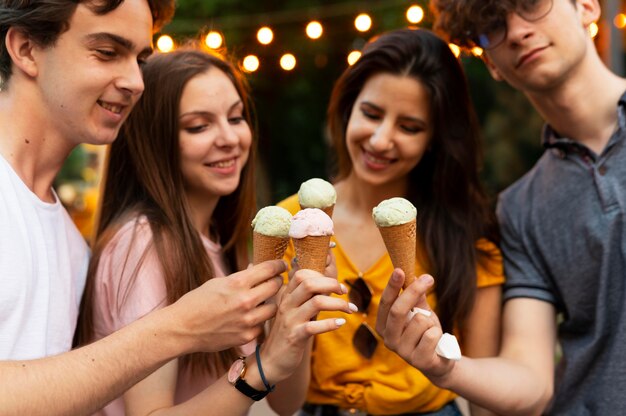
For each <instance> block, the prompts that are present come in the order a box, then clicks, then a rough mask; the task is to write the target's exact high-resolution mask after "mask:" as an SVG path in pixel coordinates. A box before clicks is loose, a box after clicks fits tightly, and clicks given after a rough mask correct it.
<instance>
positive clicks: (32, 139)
mask: <svg viewBox="0 0 626 416" xmlns="http://www.w3.org/2000/svg"><path fill="white" fill-rule="evenodd" d="M20 87H22V86H21V85H19V86H18V85H13V86H9V88H8V90H6V91H2V92H0V154H1V155H2V156H3V157H4V158H5V159H6V160H7V161H8V162H9V164H10V165H11V166H12V167H13V170H15V172H16V173H17V175H18V176H19V177H20V178H21V179H22V181H23V182H24V184H26V186H27V187H28V188H29V189H30V190H31V191H32V192H33V193H34V194H35V195H37V196H38V197H39V198H40V199H42V200H43V201H47V202H52V201H54V197H53V195H52V191H51V187H52V183H53V182H54V178H55V177H56V175H57V174H58V173H59V171H60V170H61V167H62V166H63V163H64V162H65V160H66V159H67V157H68V156H69V154H70V152H71V151H72V149H73V148H74V145H73V144H70V141H69V140H67V139H66V138H64V137H63V136H62V135H61V134H60V133H59V132H58V131H56V130H55V128H54V126H53V125H52V123H51V122H50V120H49V118H48V117H46V113H45V110H44V109H43V108H42V106H40V105H38V103H41V102H42V101H41V100H40V99H39V98H38V97H37V96H36V94H32V93H29V92H30V91H29V89H28V87H24V88H23V89H20Z"/></svg>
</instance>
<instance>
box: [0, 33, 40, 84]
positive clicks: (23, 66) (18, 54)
mask: <svg viewBox="0 0 626 416" xmlns="http://www.w3.org/2000/svg"><path fill="white" fill-rule="evenodd" d="M4 42H5V45H6V48H7V52H8V53H9V56H11V60H12V61H13V65H14V67H16V68H18V69H19V70H21V71H22V72H24V73H25V74H27V75H28V76H30V77H35V76H37V64H36V62H35V58H34V55H33V49H34V48H35V47H36V45H35V43H34V42H33V41H32V40H31V39H30V38H29V37H28V35H26V33H24V32H23V31H21V30H19V29H16V28H15V27H10V28H9V30H8V31H7V34H6V37H5V39H4Z"/></svg>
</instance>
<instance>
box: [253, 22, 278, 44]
mask: <svg viewBox="0 0 626 416" xmlns="http://www.w3.org/2000/svg"><path fill="white" fill-rule="evenodd" d="M256 38H257V40H258V41H259V43H260V44H262V45H269V44H270V43H272V41H273V40H274V32H273V31H272V29H270V28H269V27H267V26H263V27H262V28H261V29H259V31H258V32H256Z"/></svg>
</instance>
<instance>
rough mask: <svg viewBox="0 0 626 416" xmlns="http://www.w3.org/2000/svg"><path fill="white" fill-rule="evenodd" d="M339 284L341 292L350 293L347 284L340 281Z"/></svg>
mask: <svg viewBox="0 0 626 416" xmlns="http://www.w3.org/2000/svg"><path fill="white" fill-rule="evenodd" d="M339 286H341V293H343V294H344V295H345V294H346V293H348V288H347V287H346V285H344V284H343V283H340V284H339Z"/></svg>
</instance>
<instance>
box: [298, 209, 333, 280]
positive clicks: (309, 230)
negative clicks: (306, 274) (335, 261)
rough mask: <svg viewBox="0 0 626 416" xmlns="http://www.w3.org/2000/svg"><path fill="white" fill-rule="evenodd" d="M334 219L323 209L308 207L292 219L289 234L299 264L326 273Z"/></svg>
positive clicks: (303, 267)
mask: <svg viewBox="0 0 626 416" xmlns="http://www.w3.org/2000/svg"><path fill="white" fill-rule="evenodd" d="M331 235H333V220H331V219H330V217H329V216H328V215H327V214H326V213H325V212H324V211H322V210H321V209H318V208H306V209H303V210H302V211H299V212H298V213H297V214H296V215H294V216H293V218H292V220H291V228H289V236H290V237H291V238H292V239H293V245H294V248H295V249H296V258H297V260H298V266H300V268H302V269H311V270H315V271H317V272H320V273H324V270H325V269H326V256H327V255H328V245H329V243H330V236H331Z"/></svg>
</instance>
